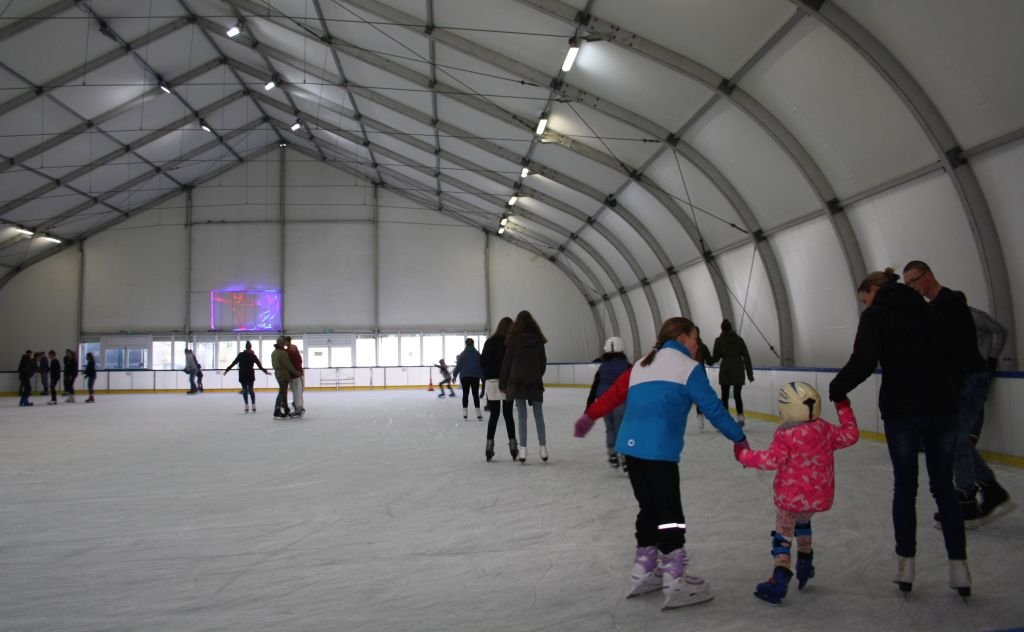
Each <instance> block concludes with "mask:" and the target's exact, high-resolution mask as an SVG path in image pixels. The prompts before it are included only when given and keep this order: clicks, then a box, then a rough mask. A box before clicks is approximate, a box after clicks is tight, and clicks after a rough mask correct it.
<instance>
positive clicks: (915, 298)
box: [829, 269, 971, 596]
mask: <svg viewBox="0 0 1024 632" xmlns="http://www.w3.org/2000/svg"><path fill="white" fill-rule="evenodd" d="M898 280H899V277H898V276H897V275H896V274H895V273H894V272H893V271H892V269H886V270H885V271H884V272H872V273H871V274H869V275H868V276H867V277H865V279H864V281H862V282H861V284H860V286H859V287H858V288H857V296H858V298H859V299H860V301H861V302H862V303H864V305H866V306H867V309H865V310H864V312H863V313H861V315H860V323H859V324H858V325H857V337H856V338H855V340H854V342H853V354H852V355H851V356H850V359H849V360H848V361H847V362H846V365H845V366H844V367H843V368H842V369H840V371H839V374H838V375H836V377H835V378H834V379H833V380H832V382H831V383H830V384H829V399H831V400H832V401H834V402H838V401H842V400H844V399H846V398H847V394H848V393H849V392H850V391H852V390H853V389H854V388H856V387H857V385H859V384H860V383H861V382H863V381H864V380H866V379H867V378H868V377H869V376H870V375H871V374H872V373H873V372H874V370H875V367H876V366H879V365H880V366H881V367H882V386H881V388H880V389H879V393H878V407H879V409H880V412H881V415H882V421H883V422H884V424H885V439H886V443H887V445H888V448H889V458H890V460H891V461H892V472H893V479H894V484H893V497H892V522H893V528H894V531H895V535H896V555H897V556H898V567H897V571H896V579H895V580H894V582H895V583H896V584H898V585H899V587H900V590H902V591H904V592H909V591H910V589H911V587H912V584H913V582H914V556H915V554H916V552H917V538H916V535H917V514H916V511H915V504H916V499H917V479H918V472H917V468H918V450H919V449H920V447H921V446H924V455H925V465H926V467H927V468H928V486H929V488H930V489H931V492H932V496H934V498H935V502H936V503H937V504H938V506H939V521H940V525H941V527H942V537H943V539H944V540H945V544H946V555H947V557H948V558H949V585H950V587H951V588H955V589H956V590H958V591H959V592H960V594H961V595H963V596H966V595H970V594H971V577H970V573H969V572H968V569H967V544H966V541H965V537H964V523H963V518H962V517H961V514H960V502H959V500H958V499H957V496H956V490H955V489H954V487H953V451H954V446H955V443H956V432H957V391H956V389H955V388H954V374H953V370H954V366H955V364H954V363H953V358H952V355H951V354H952V353H953V351H952V345H950V343H949V340H950V335H949V332H948V330H947V328H946V325H945V322H944V321H943V320H942V317H941V315H940V314H939V313H938V312H937V311H936V310H935V308H934V307H932V306H930V305H928V304H927V303H925V301H924V299H923V298H922V297H921V296H920V295H919V294H918V293H917V292H916V291H914V290H913V289H911V288H910V286H907V285H904V284H902V283H898Z"/></svg>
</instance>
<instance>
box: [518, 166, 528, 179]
mask: <svg viewBox="0 0 1024 632" xmlns="http://www.w3.org/2000/svg"><path fill="white" fill-rule="evenodd" d="M528 175H530V168H529V167H523V170H522V171H520V172H519V177H520V178H525V177H526V176H528Z"/></svg>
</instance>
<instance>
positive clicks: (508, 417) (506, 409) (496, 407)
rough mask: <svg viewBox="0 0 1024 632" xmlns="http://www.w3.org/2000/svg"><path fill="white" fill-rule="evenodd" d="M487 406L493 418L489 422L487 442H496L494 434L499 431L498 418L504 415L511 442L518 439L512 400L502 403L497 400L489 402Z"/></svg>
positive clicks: (502, 401)
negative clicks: (513, 419) (513, 417)
mask: <svg viewBox="0 0 1024 632" xmlns="http://www.w3.org/2000/svg"><path fill="white" fill-rule="evenodd" d="M487 406H488V407H489V408H490V411H491V418H490V419H488V420H487V440H488V441H493V440H494V433H495V431H497V429H498V416H499V415H502V416H504V417H505V432H506V433H507V434H508V438H509V440H512V439H515V438H516V425H515V423H513V421H512V400H510V399H503V400H501V401H500V402H499V401H496V400H490V399H489V400H487Z"/></svg>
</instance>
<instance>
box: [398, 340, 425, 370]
mask: <svg viewBox="0 0 1024 632" xmlns="http://www.w3.org/2000/svg"><path fill="white" fill-rule="evenodd" d="M401 348H402V356H401V358H400V360H401V365H402V366H420V337H419V335H418V334H417V335H413V336H410V335H403V336H402V340H401Z"/></svg>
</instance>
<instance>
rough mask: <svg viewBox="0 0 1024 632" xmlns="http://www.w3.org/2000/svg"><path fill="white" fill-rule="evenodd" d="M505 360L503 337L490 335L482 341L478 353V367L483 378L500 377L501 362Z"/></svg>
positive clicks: (492, 378)
mask: <svg viewBox="0 0 1024 632" xmlns="http://www.w3.org/2000/svg"><path fill="white" fill-rule="evenodd" d="M504 361H505V337H504V336H491V337H490V338H488V339H487V341H486V342H485V343H484V350H483V351H482V352H481V353H480V368H481V369H483V372H484V379H485V380H496V379H498V378H499V377H501V363H502V362H504Z"/></svg>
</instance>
